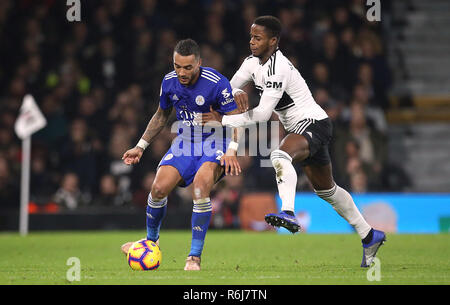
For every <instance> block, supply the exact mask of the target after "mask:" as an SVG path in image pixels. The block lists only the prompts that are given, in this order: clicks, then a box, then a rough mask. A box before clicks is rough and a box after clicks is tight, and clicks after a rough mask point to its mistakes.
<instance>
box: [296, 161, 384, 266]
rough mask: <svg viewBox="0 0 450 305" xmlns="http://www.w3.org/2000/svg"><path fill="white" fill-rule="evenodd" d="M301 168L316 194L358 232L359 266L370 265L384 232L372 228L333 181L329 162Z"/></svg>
mask: <svg viewBox="0 0 450 305" xmlns="http://www.w3.org/2000/svg"><path fill="white" fill-rule="evenodd" d="M303 170H304V171H305V173H306V175H307V176H308V178H309V180H310V182H311V184H312V185H313V187H314V191H315V192H316V194H317V195H318V196H319V197H320V198H322V199H323V200H325V201H327V202H328V203H330V204H331V206H332V207H333V209H334V210H335V211H336V212H337V213H338V214H339V215H340V216H341V217H342V218H344V219H345V220H346V221H347V222H348V223H349V224H350V225H351V226H352V227H353V228H354V229H355V231H356V232H357V233H358V235H359V236H360V238H361V240H362V245H363V258H362V263H361V267H368V266H370V264H371V263H372V261H373V259H374V258H375V255H376V253H377V251H378V249H379V247H380V246H381V245H382V244H383V243H384V241H385V240H386V236H385V234H384V232H381V231H377V230H374V229H373V228H372V227H371V226H370V225H369V224H368V223H367V222H366V220H365V219H364V217H363V216H362V215H361V213H360V212H359V210H358V208H357V207H356V205H355V202H354V201H353V198H352V196H351V195H350V194H349V193H348V192H347V191H346V190H344V189H343V188H341V187H340V186H338V185H337V184H336V183H335V182H334V180H333V177H332V169H331V163H329V164H327V165H315V164H311V165H307V166H304V167H303Z"/></svg>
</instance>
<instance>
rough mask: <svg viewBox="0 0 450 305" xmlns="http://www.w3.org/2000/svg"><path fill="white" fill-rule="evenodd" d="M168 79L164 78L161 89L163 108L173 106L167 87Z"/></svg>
mask: <svg viewBox="0 0 450 305" xmlns="http://www.w3.org/2000/svg"><path fill="white" fill-rule="evenodd" d="M167 87H168V86H167V81H166V80H163V81H162V83H161V89H160V91H159V106H160V107H161V109H163V110H166V109H169V108H171V107H172V106H173V102H172V100H171V99H170V98H169V92H168V90H167V89H168V88H167Z"/></svg>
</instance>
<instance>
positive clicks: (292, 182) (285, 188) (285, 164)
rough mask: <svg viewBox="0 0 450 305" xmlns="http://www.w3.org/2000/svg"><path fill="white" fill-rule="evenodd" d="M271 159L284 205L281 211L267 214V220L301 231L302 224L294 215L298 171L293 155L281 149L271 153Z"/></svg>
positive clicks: (269, 222)
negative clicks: (293, 162)
mask: <svg viewBox="0 0 450 305" xmlns="http://www.w3.org/2000/svg"><path fill="white" fill-rule="evenodd" d="M270 160H271V161H272V165H273V167H274V169H275V177H276V180H277V187H278V194H279V195H280V198H281V202H282V207H281V212H280V213H270V214H267V215H266V216H265V217H264V219H265V221H266V222H267V223H268V224H270V225H272V226H274V227H284V228H286V229H287V230H289V231H290V232H291V233H296V232H298V231H300V225H299V223H298V221H297V219H296V218H295V215H294V204H295V193H296V186H297V172H296V171H295V168H294V166H293V165H292V157H291V156H290V155H289V154H288V153H287V152H285V151H283V150H281V149H276V150H274V151H273V152H272V153H271V154H270Z"/></svg>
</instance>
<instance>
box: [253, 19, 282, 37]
mask: <svg viewBox="0 0 450 305" xmlns="http://www.w3.org/2000/svg"><path fill="white" fill-rule="evenodd" d="M253 23H254V24H256V25H260V26H263V27H265V29H266V32H267V34H269V36H270V38H272V37H276V38H278V39H280V37H281V29H282V27H283V26H282V24H281V21H280V19H278V18H277V17H274V16H260V17H258V18H256V19H255V21H254V22H253Z"/></svg>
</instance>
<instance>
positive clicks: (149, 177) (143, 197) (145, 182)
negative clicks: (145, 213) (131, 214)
mask: <svg viewBox="0 0 450 305" xmlns="http://www.w3.org/2000/svg"><path fill="white" fill-rule="evenodd" d="M155 176H156V172H154V171H151V172H148V173H147V174H146V175H145V176H144V177H143V178H142V179H141V180H140V181H139V182H140V185H139V188H138V189H137V190H136V191H135V192H134V193H133V204H134V205H136V206H137V207H139V208H142V207H145V206H147V199H148V194H149V193H150V191H151V189H152V185H153V181H154V180H155ZM139 182H137V183H139Z"/></svg>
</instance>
